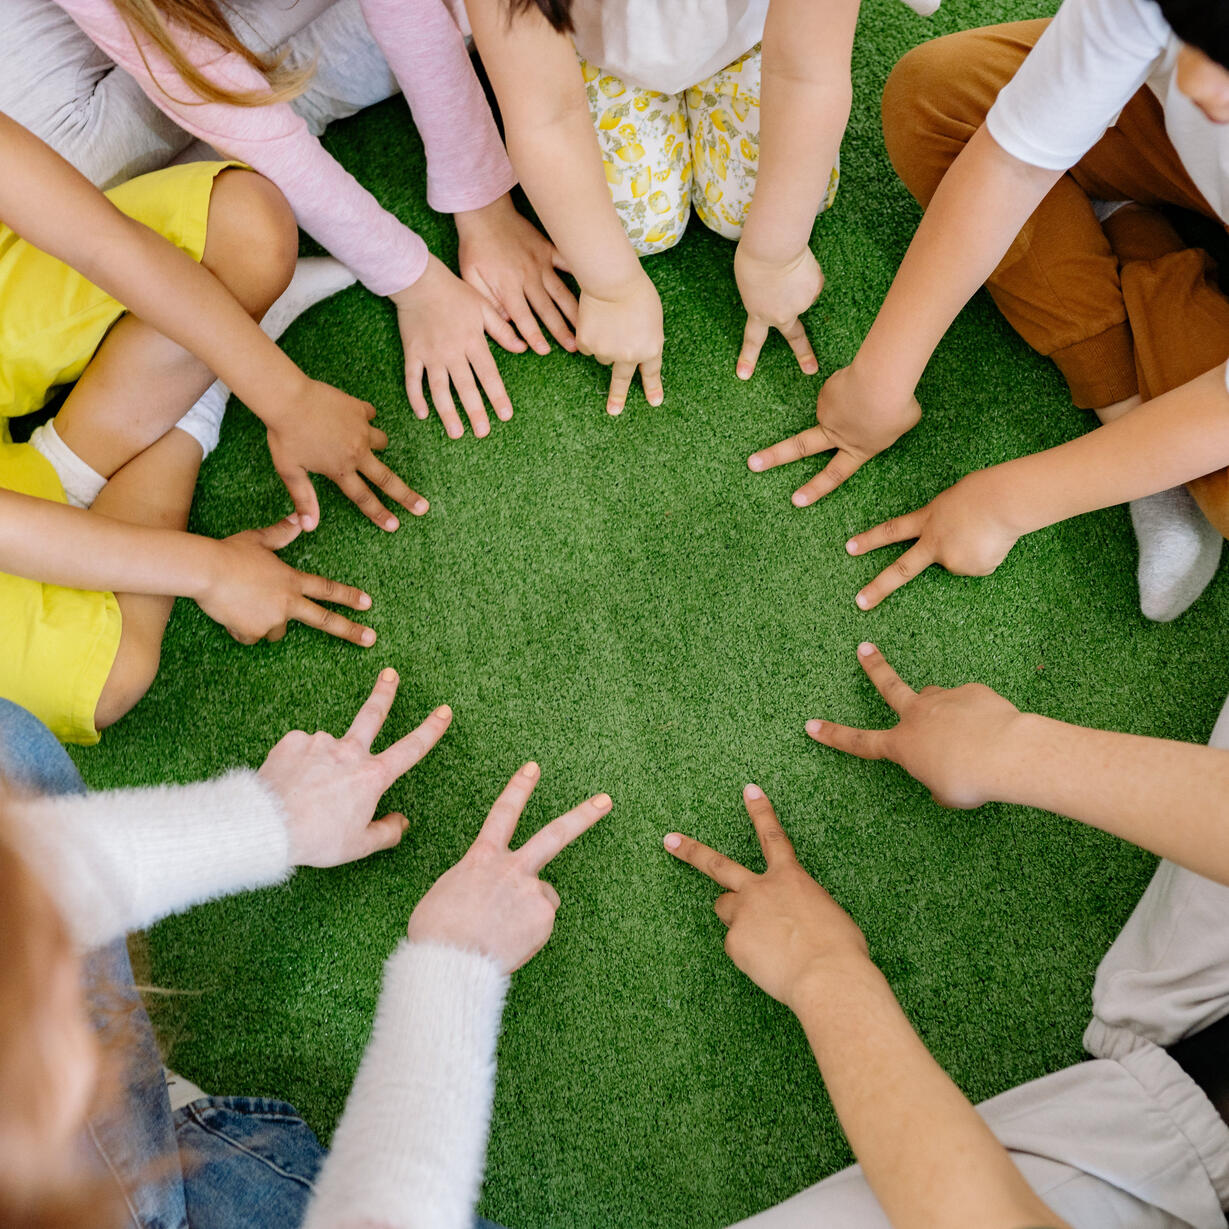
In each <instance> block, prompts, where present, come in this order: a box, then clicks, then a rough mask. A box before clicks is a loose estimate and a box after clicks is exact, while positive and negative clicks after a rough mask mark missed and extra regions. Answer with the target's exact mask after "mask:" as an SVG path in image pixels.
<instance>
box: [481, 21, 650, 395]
mask: <svg viewBox="0 0 1229 1229" xmlns="http://www.w3.org/2000/svg"><path fill="white" fill-rule="evenodd" d="M469 15H470V19H471V21H472V23H473V27H474V41H475V42H476V43H477V45H478V49H479V51H480V52H481V53H482V62H483V64H484V65H485V66H486V70H487V73H488V74H489V76H490V79H491V84H492V86H493V87H494V89H495V93H496V95H497V96H498V98H499V105H500V109H501V111H502V113H503V118H504V125H505V133H506V139H507V143H508V154H509V156H510V157H511V159H512V165H513V166H514V167H515V168H516V173H517V175H518V176H519V177H520V181H521V184H522V186H523V187H524V189H525V193H526V195H527V196H528V197H529V200H530V202H531V203H532V204H533V207H534V209H535V210H536V211H537V214H538V216H539V217H540V218H541V219H542V224H543V225H544V226H545V227H546V232H547V234H548V235H550V237H551V240H552V241H553V242H554V244H555V246H556V247H557V248H558V249H559V252H560V254H561V255H562V257H563V260H564V264H565V265H566V267H567V268H568V269H569V270H570V271H571V272H572V273H573V274H574V275H575V277H576V280H577V281H578V282H579V283H580V289H581V296H580V308H579V317H578V320H577V327H576V341H577V345H578V347H579V348H580V350H581V352H582V353H585V354H592V355H593V356H594V357H595V358H597V360H598V361H599V362H600V363H603V364H609V365H611V366H612V368H613V370H612V380H611V388H610V395H609V396H608V398H607V409H608V410H609V411H610V412H611V413H619V412H621V411H622V409H623V406H624V404H625V402H626V399H627V391H628V388H629V387H630V384H631V380H632V377H633V375H634V374H635V371H636V368H637V367H639V368H640V375H641V380H642V382H643V384H644V387H645V395H646V396H647V397H648V399H649V401H650V403H651V404H658V403H659V402H660V400H661V395H662V394H661V351H662V345H663V336H664V334H663V326H662V312H661V301H660V299H659V298H658V295H657V291H656V289H655V288H654V286H653V284H652V282H650V281H649V279H648V277H647V276H646V274H645V272H644V270H643V269H642V268H641V267H640V261H639V259H638V258H637V256H636V253H635V251H634V250H633V248H632V246H631V243H630V242H629V241H628V238H627V236H626V235H625V234H624V233H623V226H622V223H620V221H619V217H618V214H617V213H616V212H615V209H614V205H613V203H612V202H611V199H610V191H609V188H608V187H607V185H606V174H605V171H604V169H603V167H602V157H601V152H600V150H599V149H598V144H597V138H596V136H595V135H594V132H593V120H592V117H591V116H590V114H589V105H588V102H587V101H586V99H585V91H584V83H583V81H582V79H581V74H580V64H579V62H578V60H577V57H576V49H575V48H574V47H573V45H572V40H571V39H570V38H568V37H567V35H564V34H557V33H556V32H555V31H554V30H553V29H551V27H550V25H549V24H548V23H547V22H546V20H545V18H543V17H542V16H541V15H540V14H539V13H538V12H537V11H536V10H532V11H530V12H526V13H523V14H522V13H518V14H517V15H516V16H515V17H513V18H511V19H510V18H509V14H508V11H507V6H506V4H505V3H504V2H503V0H475V2H474V3H471V4H470V6H469Z"/></svg>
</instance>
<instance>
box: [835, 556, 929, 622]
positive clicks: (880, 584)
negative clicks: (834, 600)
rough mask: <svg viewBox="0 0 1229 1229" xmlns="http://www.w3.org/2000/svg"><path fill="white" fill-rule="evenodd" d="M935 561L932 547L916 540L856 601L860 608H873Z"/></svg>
mask: <svg viewBox="0 0 1229 1229" xmlns="http://www.w3.org/2000/svg"><path fill="white" fill-rule="evenodd" d="M934 561H935V557H934V554H933V553H932V551H931V549H930V547H929V546H927V545H925V544H924V543H922V542H916V543H914V545H913V546H911V547H910V548H909V549H908V550H907V551H905V553H904V554H903V555H901V557H900V558H899V559H897V560H896V561H895V562H894V563H890V564H888V566H887V567H886V568H884V569H883V571H882V572H880V573H879V575H878V576H876V577H875V579H874V580H872V581H871V583H870V584H869V585H867V586H866V588H865V589H863V590H862V592H861V593H859V594H858V596H857V597H856V598H854V601H855V602H857V604H858V608H859V609H860V610H873V609H874V608H875V607H876V606H878V605H879V603H880V602H882V601H883V599H884V598H885V597H887V596H888V594H889V593H895V592H896V590H897V589H899V588H901V586H902V585H907V584H908V583H909V582H910V581H911V580H912V579H913V578H914V577H915V576H918V575H919V574H920V573H922V572H924V571H925V570H926V569H927V568H928V567H930V565H931V564H932V563H934Z"/></svg>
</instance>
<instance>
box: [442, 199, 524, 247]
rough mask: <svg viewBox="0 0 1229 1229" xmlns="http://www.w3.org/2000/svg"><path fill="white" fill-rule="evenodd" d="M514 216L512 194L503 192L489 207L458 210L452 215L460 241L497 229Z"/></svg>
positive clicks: (514, 208) (514, 207)
mask: <svg viewBox="0 0 1229 1229" xmlns="http://www.w3.org/2000/svg"><path fill="white" fill-rule="evenodd" d="M515 216H516V206H515V205H514V204H513V203H512V194H511V193H510V192H505V193H504V194H503V196H500V197H497V198H496V199H495V200H493V201H492V202H491V203H490V204H489V205H482V206H480V207H479V208H477V209H459V210H457V212H456V213H454V214H453V215H452V218H453V221H454V222H455V223H456V226H457V235H458V237H459V238H460V239H462V240H465V239H466V238H472V237H473V236H474V235H476V234H477V233H478V232H480V231H484V230H490V229H493V228H498V227H501V226H503V225H504V224H505V223H507V222H508V221H509V220H510V219H511V218H513V217H515Z"/></svg>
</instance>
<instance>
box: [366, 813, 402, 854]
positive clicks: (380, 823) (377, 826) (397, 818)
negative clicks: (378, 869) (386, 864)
mask: <svg viewBox="0 0 1229 1229" xmlns="http://www.w3.org/2000/svg"><path fill="white" fill-rule="evenodd" d="M409 826H410V821H409V820H408V819H406V817H405V816H404V815H402V814H401V812H400V811H393V812H392V813H391V814H389V815H383V816H381V817H380V818H379V819H375V820H372V822H371V823H369V824H368V825H367V843H368V847H367V853H368V854H373V853H379V852H380V850H382V849H393V848H395V847H396V846H397V845H400V844H401V838H402V836H403V835H404V834H405V832H406V830H407V829H408V828H409Z"/></svg>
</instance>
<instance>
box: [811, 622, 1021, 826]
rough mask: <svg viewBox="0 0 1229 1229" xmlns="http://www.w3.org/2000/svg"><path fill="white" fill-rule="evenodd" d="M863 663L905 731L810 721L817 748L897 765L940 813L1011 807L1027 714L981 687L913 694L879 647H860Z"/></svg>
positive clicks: (936, 688) (980, 685) (971, 686)
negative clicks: (1012, 776) (1011, 783)
mask: <svg viewBox="0 0 1229 1229" xmlns="http://www.w3.org/2000/svg"><path fill="white" fill-rule="evenodd" d="M858 660H859V661H860V662H861V663H862V668H863V669H864V670H865V671H866V673H867V675H868V677H869V678H870V680H871V682H872V683H874V684H875V689H876V691H878V692H879V694H880V695H881V696H882V697H883V698H884V699H885V700H886V701H887V702H888V704H889V705H890V706H891V708H892V710H893V711H894V712H895V713H896V715H897V716H898V717H899V718H900V723H899V724H898V725H897V726H895V727H894V728H893V729H890V730H859V729H855V728H853V727H850V726H844V725H837V724H836V723H835V722H833V721H808V722H807V733H808V734H809V735H810V736H811V737H812V738H813V739H815V741H816V742H817V743H823V744H824V746H826V747H835V748H836V749H837V750H838V751H847V752H848V753H849V754H850V755H856V756H858V757H859V758H860V759H864V760H892V761H893V762H894V763H897V764H899V765H900V766H901V767H902V768H903V769H904V770H905V771H906V772H907V773H908V774H909V775H910V776H911V777H914V778H916V779H917V780H918V781H920V782H921V783H922V784H923V785H924V786H926V788H927V789H929V790H930V793H931V796H932V797H933V798H934V800H935V801H936V802H937V803H938V804H939V805H940V806H945V807H956V808H958V809H960V810H972V809H973V808H974V807H979V806H982V805H983V804H984V803H987V802H993V801H1006V800H1007V799H1006V797H1005V795H1006V794H1007V793H1009V792H1010V791H1009V790H1008V789H1006V788H1005V783H1006V782H1007V780H1008V777H1009V771H1010V757H1011V751H1012V748H1013V747H1016V746H1018V745H1019V735H1020V734H1021V723H1022V722H1023V721H1024V720H1025V718H1026V714H1023V713H1021V712H1020V710H1019V709H1018V708H1016V706H1015V705H1014V704H1012V703H1011V701H1010V700H1005V699H1004V698H1003V697H1002V696H1001V695H999V694H998V692H996V691H992V690H991V689H990V688H989V687H986V686H983V685H982V684H981V683H966V684H965V685H964V686H963V687H953V688H951V689H948V688H945V687H927V688H924V689H923V690H922V691H920V692H917V691H914V690H913V688H912V687H910V686H909V684H908V683H906V682H905V681H904V680H903V679H902V678H901V677H900V675H899V674H897V673H896V671H895V670H893V669H892V667H891V666H890V665H888V663H887V661H886V660H885V658H884V656H883V654H882V653H880V652H879V650H878V649H877V648H876V647H875V646H874V645H873V644H860V645H859V646H858Z"/></svg>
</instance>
